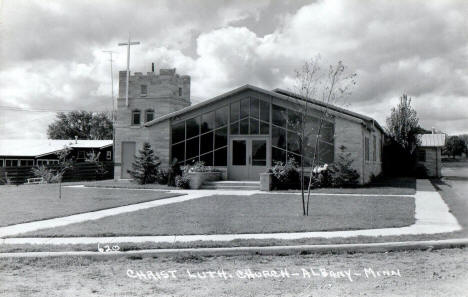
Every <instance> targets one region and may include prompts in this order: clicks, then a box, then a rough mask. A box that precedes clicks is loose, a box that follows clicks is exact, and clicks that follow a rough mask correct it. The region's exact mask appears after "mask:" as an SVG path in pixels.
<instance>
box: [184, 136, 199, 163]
mask: <svg viewBox="0 0 468 297" xmlns="http://www.w3.org/2000/svg"><path fill="white" fill-rule="evenodd" d="M198 145H199V140H198V137H195V138H192V139H190V140H187V152H186V158H187V159H190V158H192V157H195V156H198Z"/></svg>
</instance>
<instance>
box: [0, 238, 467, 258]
mask: <svg viewBox="0 0 468 297" xmlns="http://www.w3.org/2000/svg"><path fill="white" fill-rule="evenodd" d="M467 246H468V238H459V239H445V240H427V241H406V242H382V243H357V244H324V245H295V246H265V247H257V246H255V247H226V248H186V249H150V250H131V251H125V252H98V251H69V252H24V253H0V258H27V257H62V256H91V257H103V256H107V257H109V256H111V257H122V256H132V255H133V256H134V255H141V256H143V255H144V256H187V255H198V256H238V255H282V256H283V255H297V254H299V255H305V254H312V253H382V252H395V251H408V250H428V251H431V250H437V249H446V248H465V247H467Z"/></svg>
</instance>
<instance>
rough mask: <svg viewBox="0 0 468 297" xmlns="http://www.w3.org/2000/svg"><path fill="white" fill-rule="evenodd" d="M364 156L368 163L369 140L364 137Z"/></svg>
mask: <svg viewBox="0 0 468 297" xmlns="http://www.w3.org/2000/svg"><path fill="white" fill-rule="evenodd" d="M364 154H365V158H366V161H369V138H368V137H365V138H364Z"/></svg>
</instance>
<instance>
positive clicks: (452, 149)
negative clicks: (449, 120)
mask: <svg viewBox="0 0 468 297" xmlns="http://www.w3.org/2000/svg"><path fill="white" fill-rule="evenodd" d="M466 151H467V147H466V142H465V141H464V140H463V139H462V138H461V137H459V136H450V137H449V138H448V140H447V143H446V144H445V146H444V149H443V152H444V154H446V155H448V156H452V158H453V159H455V156H460V155H461V154H462V153H465V152H466Z"/></svg>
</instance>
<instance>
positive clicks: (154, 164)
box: [127, 142, 161, 185]
mask: <svg viewBox="0 0 468 297" xmlns="http://www.w3.org/2000/svg"><path fill="white" fill-rule="evenodd" d="M160 164H161V161H159V158H158V157H157V156H156V155H155V154H154V151H153V149H152V148H151V145H150V144H149V143H147V142H145V143H144V144H143V148H142V149H141V150H139V155H138V156H135V162H133V163H132V168H133V169H132V170H127V172H128V173H129V174H130V175H131V176H132V177H133V178H134V179H135V180H136V181H137V182H138V183H139V184H140V185H143V184H150V183H154V182H155V181H156V178H157V175H158V169H159V165H160Z"/></svg>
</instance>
